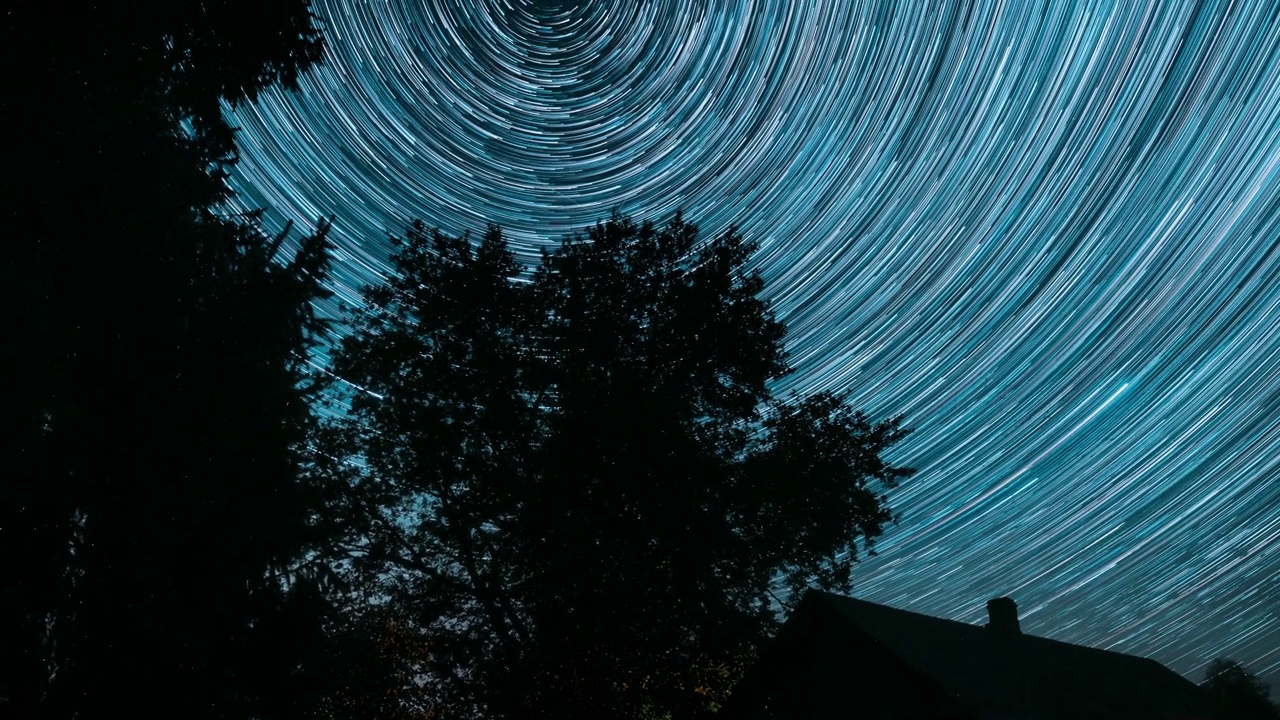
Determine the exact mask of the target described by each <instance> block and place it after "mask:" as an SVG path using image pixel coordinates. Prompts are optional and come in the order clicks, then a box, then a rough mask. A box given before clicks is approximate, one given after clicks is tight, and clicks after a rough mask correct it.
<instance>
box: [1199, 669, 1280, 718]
mask: <svg viewBox="0 0 1280 720" xmlns="http://www.w3.org/2000/svg"><path fill="white" fill-rule="evenodd" d="M1200 689H1201V690H1204V691H1205V692H1207V693H1208V694H1209V696H1210V697H1211V698H1213V701H1214V702H1215V703H1216V704H1217V706H1218V708H1219V709H1220V710H1221V711H1222V712H1224V713H1226V717H1228V718H1231V720H1280V708H1278V707H1277V706H1276V704H1275V703H1273V702H1271V694H1270V690H1271V688H1270V687H1269V686H1268V685H1267V684H1266V683H1264V682H1262V681H1261V680H1259V679H1258V678H1257V677H1256V676H1255V675H1254V674H1253V673H1251V672H1249V671H1248V670H1247V669H1245V667H1244V666H1243V665H1241V664H1240V663H1238V662H1236V661H1235V660H1231V659H1230V658H1217V659H1215V660H1214V661H1213V662H1211V663H1209V667H1207V668H1205V671H1204V681H1203V682H1201V683H1200Z"/></svg>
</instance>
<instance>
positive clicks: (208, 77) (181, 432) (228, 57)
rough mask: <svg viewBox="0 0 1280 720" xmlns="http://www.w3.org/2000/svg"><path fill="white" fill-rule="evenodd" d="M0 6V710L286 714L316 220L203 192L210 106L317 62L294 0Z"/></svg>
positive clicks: (219, 190)
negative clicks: (292, 220)
mask: <svg viewBox="0 0 1280 720" xmlns="http://www.w3.org/2000/svg"><path fill="white" fill-rule="evenodd" d="M0 23H2V24H0V33H2V34H0V53H3V59H4V64H5V66H6V67H7V68H10V69H11V70H12V71H11V72H8V73H6V76H5V77H6V79H5V88H4V89H5V92H4V94H3V101H2V102H3V104H4V113H5V121H6V130H7V132H8V136H9V138H10V139H11V140H12V141H13V145H14V147H13V148H12V149H11V151H9V152H8V153H6V157H5V166H4V171H3V173H2V174H0V209H2V211H3V217H4V220H5V223H6V235H5V237H6V246H5V254H4V257H3V260H0V293H3V299H4V301H5V306H6V308H7V309H8V310H9V311H10V318H9V321H8V322H7V323H6V340H5V342H4V343H3V345H2V346H0V347H2V349H0V363H2V365H0V407H2V408H3V413H4V419H5V422H4V427H5V428H6V430H5V432H4V433H3V434H0V436H2V439H0V448H2V451H3V454H4V456H5V457H6V468H5V472H4V473H3V474H0V477H2V478H3V479H2V480H0V564H2V565H3V566H4V568H5V571H4V572H5V581H4V582H3V583H0V608H2V609H3V612H0V703H3V705H0V713H4V714H6V715H9V716H13V717H43V718H61V717H77V716H78V717H85V716H88V715H90V714H92V715H113V714H131V715H145V716H150V715H157V716H158V715H160V714H161V713H167V714H173V713H181V714H183V715H184V716H188V717H235V716H237V715H238V716H240V717H250V716H253V717H272V716H279V715H282V714H287V713H290V712H293V710H294V707H293V706H294V705H295V704H296V703H297V702H298V698H299V697H301V696H300V695H299V694H298V693H297V692H294V691H295V690H297V688H296V675H297V667H298V663H299V657H302V656H305V654H306V653H307V652H308V647H309V645H308V643H310V642H313V639H315V638H318V632H319V620H318V618H319V612H320V610H321V609H322V607H323V606H324V603H323V601H322V598H321V597H320V593H319V589H318V588H317V587H316V586H315V583H312V582H310V581H308V580H307V579H306V578H305V577H304V575H305V574H304V573H299V572H298V570H299V565H300V563H302V562H303V560H304V558H305V557H306V555H307V553H308V552H309V550H310V549H311V548H313V547H314V546H315V543H316V541H317V538H316V536H315V528H314V523H313V518H312V512H313V508H314V506H315V503H314V502H313V500H312V498H311V495H312V494H313V493H312V490H311V488H310V486H309V484H308V482H306V476H305V471H306V467H305V464H306V463H305V459H304V457H303V456H302V455H301V454H300V452H299V449H300V447H301V445H302V443H303V442H304V441H305V439H306V437H307V435H308V433H309V432H310V429H309V428H310V426H311V425H312V423H313V418H312V411H311V405H310V403H311V400H312V399H313V397H314V395H315V391H316V390H317V389H318V388H317V387H316V386H314V384H313V380H314V378H313V375H312V373H311V372H310V370H309V368H308V366H307V354H308V352H309V348H310V347H311V345H312V344H313V343H314V342H315V340H316V339H317V337H318V335H319V333H320V332H321V325H320V322H319V319H318V318H317V316H316V315H315V314H314V313H313V312H312V302H313V301H314V300H316V299H317V298H319V297H322V296H323V295H324V293H325V290H324V282H325V277H326V273H327V267H328V259H327V254H326V245H327V240H326V233H327V229H328V227H327V223H323V222H322V223H320V225H319V226H318V227H317V229H316V232H315V233H313V234H311V235H310V236H309V237H306V238H303V239H301V240H294V239H292V238H287V237H285V236H275V235H273V234H269V233H267V232H265V231H264V230H263V229H262V228H261V227H260V225H259V224H258V223H257V222H256V220H255V218H254V217H241V218H236V217H230V216H227V215H226V214H225V213H224V210H223V208H222V206H221V205H220V203H221V202H222V201H223V200H225V199H226V198H227V197H228V193H229V190H228V189H227V186H226V183H225V172H226V169H227V167H228V166H229V164H230V163H232V162H233V161H234V135H233V133H232V131H231V129H230V127H229V126H228V125H227V123H226V122H225V120H224V119H223V117H222V109H221V104H220V103H221V102H223V101H231V102H237V101H242V100H245V99H248V98H252V97H253V96H254V94H255V93H257V92H259V91H260V90H262V89H263V88H265V87H267V86H268V85H270V84H272V83H275V82H283V83H285V84H286V85H287V84H289V83H291V82H293V81H295V80H296V79H297V77H298V76H299V73H301V72H303V71H305V70H306V69H307V67H308V66H309V65H311V64H312V63H313V62H315V61H316V60H318V59H319V57H320V54H319V53H320V48H321V41H320V35H319V32H318V29H317V27H316V26H315V22H314V18H313V17H312V16H311V14H310V10H309V6H308V3H307V2H306V1H305V0H296V1H291V2H276V3H267V4H262V3H250V2H245V1H243V0H217V1H206V2H194V1H189V2H188V1H179V2H166V3H161V4H159V5H155V4H137V3H115V4H110V3H70V4H67V3H38V2H25V1H24V2H18V3H16V4H15V5H14V6H13V7H11V8H6V11H5V14H4V19H3V20H0ZM308 638H313V639H308ZM316 641H318V640H316ZM176 698H180V699H181V703H182V704H181V705H175V704H174V700H175V699H176Z"/></svg>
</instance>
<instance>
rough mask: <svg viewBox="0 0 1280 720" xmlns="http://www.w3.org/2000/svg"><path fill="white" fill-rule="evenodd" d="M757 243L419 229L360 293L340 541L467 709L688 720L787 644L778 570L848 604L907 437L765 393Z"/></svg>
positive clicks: (681, 234) (457, 703) (343, 356)
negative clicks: (528, 250)
mask: <svg viewBox="0 0 1280 720" xmlns="http://www.w3.org/2000/svg"><path fill="white" fill-rule="evenodd" d="M754 249H755V248H754V245H753V244H751V243H749V242H747V241H745V240H744V239H743V238H742V237H741V236H740V235H739V234H738V233H737V232H735V231H732V230H731V231H728V232H726V233H724V234H723V235H721V236H720V237H717V238H714V239H712V240H710V241H701V240H699V238H698V232H697V228H696V227H695V226H693V225H692V224H689V223H687V222H685V221H684V220H683V219H682V218H681V217H679V216H677V217H675V218H674V219H673V220H672V221H671V222H670V223H668V224H666V225H665V226H662V227H658V226H655V225H653V224H651V223H643V224H637V223H634V222H632V221H631V220H630V219H628V218H626V217H621V216H617V215H615V216H614V217H612V218H610V219H609V220H608V221H606V222H602V223H599V224H597V225H595V226H594V227H591V228H589V229H588V230H587V231H586V233H585V234H583V235H578V236H573V237H570V238H567V239H566V240H565V241H564V242H563V243H562V244H561V245H560V246H559V248H558V249H556V250H554V251H553V252H547V253H545V254H544V257H543V259H542V263H541V264H540V265H539V266H538V267H537V268H536V269H534V270H533V271H528V270H526V269H525V268H522V267H520V266H519V265H518V264H517V263H516V262H515V260H514V258H513V255H512V253H511V252H510V250H509V249H508V248H507V246H506V243H505V242H504V240H503V238H502V234H501V231H500V230H499V229H498V228H496V227H490V228H489V230H488V231H487V232H486V234H485V235H484V237H483V238H482V239H481V240H480V241H479V242H477V243H474V244H473V243H472V242H471V241H470V239H469V238H467V237H460V238H450V237H446V236H444V235H441V234H440V233H438V232H432V231H428V230H427V229H426V228H425V227H423V226H422V225H420V224H415V225H414V226H412V227H411V228H410V230H409V232H408V233H407V235H406V236H405V237H404V238H402V239H400V241H399V249H398V252H397V253H396V255H395V256H394V260H395V266H396V271H397V274H396V275H395V276H394V277H392V278H391V279H389V280H388V281H387V282H386V283H385V284H383V285H380V286H376V287H371V288H368V289H367V291H366V303H365V309H364V310H363V311H361V312H360V313H359V314H358V316H357V318H356V320H355V324H354V331H353V332H352V334H351V335H350V336H349V337H347V338H346V340H345V341H344V342H343V343H342V346H341V347H340V348H339V350H338V351H337V352H336V353H335V355H334V363H333V372H334V373H335V374H336V375H338V376H340V377H342V378H345V379H346V380H347V381H349V382H350V383H351V384H352V386H353V387H354V388H356V390H355V391H354V392H353V393H352V395H351V396H350V398H349V403H350V411H349V413H347V414H346V415H345V417H344V419H343V420H342V421H341V422H340V424H339V427H337V428H335V438H336V439H335V440H334V443H333V450H332V454H333V455H335V456H341V457H346V458H349V459H350V464H349V468H350V471H351V473H352V477H351V484H350V487H351V493H350V494H349V495H348V496H347V497H346V498H345V502H347V503H349V504H350V505H349V509H356V510H358V511H359V513H358V515H359V517H361V518H363V524H361V525H359V526H358V527H353V528H351V531H350V535H349V542H350V550H351V552H352V553H353V557H354V558H355V559H356V561H357V564H358V566H359V567H362V568H364V569H365V570H366V571H367V572H368V573H369V574H368V575H367V576H366V577H369V578H372V579H373V581H374V582H373V585H374V587H372V588H371V589H370V592H372V593H376V594H377V595H378V596H380V597H384V598H392V600H391V602H392V603H393V604H394V605H396V606H398V607H399V608H401V610H402V611H403V612H404V613H405V617H406V618H408V619H410V620H411V621H412V623H413V626H414V627H416V628H417V629H418V630H419V631H420V632H421V633H422V635H423V637H424V638H429V639H430V643H431V652H430V653H429V654H428V657H427V659H426V662H425V663H424V666H423V678H424V682H425V685H424V686H423V691H424V692H425V693H427V694H429V695H430V697H432V698H434V699H435V701H436V702H437V703H438V704H439V706H440V707H442V708H447V709H448V710H449V711H450V712H451V713H452V715H453V716H457V717H479V716H481V715H485V716H490V715H492V716H502V717H553V716H555V717H591V718H608V717H634V716H638V715H639V714H642V713H644V712H672V713H675V714H676V715H678V716H693V715H696V714H698V713H701V712H704V711H706V710H707V709H708V708H712V707H714V706H715V704H716V703H717V702H718V701H719V700H720V699H722V698H723V697H724V696H725V693H726V692H727V689H728V687H730V685H731V683H732V682H733V681H734V680H735V679H736V678H737V677H738V676H739V675H740V673H741V671H742V669H743V666H744V664H745V663H746V662H747V661H748V659H749V658H750V656H751V653H752V652H753V651H754V649H755V647H756V646H757V644H758V643H759V642H760V641H761V640H762V639H763V638H764V637H766V636H767V634H768V633H769V632H770V631H771V630H772V628H773V627H774V624H775V622H776V619H775V612H774V602H773V601H774V598H773V596H772V588H773V587H774V585H775V582H774V581H775V578H777V577H779V576H782V577H783V578H784V580H785V583H786V584H787V585H789V586H791V587H792V588H800V587H803V586H806V585H808V584H811V583H816V584H817V585H819V586H821V587H824V588H831V589H835V590H847V589H848V588H849V586H850V584H851V577H850V568H851V563H852V562H854V561H855V560H856V559H857V557H858V555H859V553H860V552H866V551H869V550H870V549H871V548H872V544H873V542H874V540H875V538H876V537H878V536H879V535H880V534H881V533H882V531H883V529H884V526H885V524H886V523H887V522H890V521H891V519H892V516H891V514H890V511H889V509H888V507H887V504H886V498H885V496H884V494H883V491H884V489H886V488H891V487H893V486H894V485H895V484H896V483H897V482H898V481H899V480H900V479H901V478H903V477H905V476H907V475H909V474H910V472H911V471H910V470H908V469H906V468H902V467H898V466H896V465H893V464H891V463H889V462H888V461H886V460H885V459H884V458H883V457H882V454H883V452H884V451H885V450H887V449H888V448H890V447H892V446H893V445H894V443H896V442H897V441H898V440H900V439H901V438H902V437H903V436H904V435H905V434H906V432H907V431H906V430H905V429H904V428H903V427H902V426H901V424H900V419H899V418H891V419H888V420H884V421H879V422H877V421H873V420H871V419H869V418H867V417H866V416H865V415H863V414H862V413H860V412H857V411H855V410H853V409H851V408H850V407H848V405H847V403H846V402H845V400H844V398H842V397H839V396H834V395H830V394H818V395H815V396H813V397H807V398H801V397H789V398H784V399H778V398H774V397H773V396H772V394H771V389H770V388H771V383H773V382H774V381H776V380H777V379H779V378H781V377H782V376H784V375H785V374H786V373H787V372H789V366H788V364H787V359H786V354H785V351H784V347H783V340H784V336H785V328H784V327H783V325H782V324H781V323H779V322H778V321H777V320H776V319H775V317H774V315H773V313H772V312H771V310H770V308H769V306H768V304H767V303H766V302H765V301H764V300H762V299H761V298H760V292H761V290H762V281H761V278H760V277H759V275H758V274H756V273H754V272H751V271H750V270H749V269H748V267H747V262H748V260H749V258H750V255H751V253H752V251H753V250H754Z"/></svg>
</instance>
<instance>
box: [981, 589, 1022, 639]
mask: <svg viewBox="0 0 1280 720" xmlns="http://www.w3.org/2000/svg"><path fill="white" fill-rule="evenodd" d="M987 620H988V622H987V627H989V628H991V629H992V630H994V631H996V632H998V633H1000V634H1001V635H1004V636H1005V637H1018V636H1019V635H1021V634H1022V628H1021V627H1020V626H1019V625H1018V604H1017V603H1015V602H1014V601H1013V598H1008V597H998V598H995V599H992V600H988V601H987Z"/></svg>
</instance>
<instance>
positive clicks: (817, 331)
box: [233, 0, 1280, 689]
mask: <svg viewBox="0 0 1280 720" xmlns="http://www.w3.org/2000/svg"><path fill="white" fill-rule="evenodd" d="M1040 5H1041V3H1039V2H1016V1H1015V2H996V3H992V2H975V3H967V2H952V3H943V2H883V3H871V2H854V1H853V0H685V1H684V2H674V1H668V0H647V1H646V0H628V1H626V2H624V1H622V0H600V1H595V0H582V1H581V2H577V3H573V2H550V1H543V2H534V1H531V0H466V1H465V2H463V1H462V0H454V1H451V2H449V1H446V0H418V1H417V2H414V3H408V2H403V3H402V2H394V1H383V0H316V4H315V12H316V13H317V15H319V16H320V17H321V18H322V19H323V20H324V21H325V33H326V35H327V37H328V42H329V51H328V55H327V58H326V61H325V65H324V66H323V67H322V68H320V69H319V70H318V71H316V72H313V73H312V74H311V75H310V76H308V77H307V78H306V79H304V81H303V83H302V88H301V91H300V93H298V94H296V95H288V94H284V93H274V92H273V93H268V94H267V95H266V96H265V97H264V98H262V99H261V100H260V102H259V103H258V104H256V105H254V106H251V107H245V108H241V109H240V111H238V112H237V113H236V114H235V122H236V123H237V124H238V125H239V126H241V127H242V132H241V134H240V147H241V152H242V158H241V162H240V165H239V169H238V170H237V171H236V174H235V175H234V177H233V181H234V185H235V187H236V188H237V190H238V191H239V192H240V193H241V194H242V195H241V202H242V203H243V204H244V205H245V206H248V207H260V206H265V207H267V208H269V209H270V211H271V213H270V215H269V218H270V222H271V223H272V225H273V226H278V225H280V224H282V223H283V221H284V220H285V219H295V220H296V221H298V222H300V223H302V224H303V226H304V227H310V226H312V224H313V222H314V220H315V219H316V218H317V217H320V216H327V215H329V214H335V215H336V216H337V223H336V226H335V233H334V236H335V238H336V242H337V244H338V246H339V256H338V268H337V273H338V281H337V282H338V287H336V288H335V289H337V290H338V292H339V294H340V296H341V297H343V298H344V299H346V300H347V301H349V302H355V301H357V300H358V297H359V295H358V289H359V287H360V286H361V285H363V284H365V283H368V282H372V281H376V280H377V279H378V277H379V274H380V273H383V272H385V271H386V268H387V262H386V258H387V255H388V253H389V251H390V244H389V242H388V241H387V237H388V232H399V231H401V230H402V229H403V228H404V226H405V224H406V222H407V221H409V220H410V219H412V218H421V219H423V220H424V221H425V222H427V223H428V224H429V225H435V226H439V227H440V228H441V229H444V230H446V231H450V232H457V231H461V230H467V229H469V230H472V231H478V230H482V229H483V227H484V223H485V222H486V221H490V220H492V221H495V222H497V223H499V224H501V225H502V226H503V227H504V229H505V230H506V231H507V233H508V236H509V238H511V240H512V241H513V244H514V245H515V247H516V249H517V250H518V252H519V253H520V254H521V256H522V257H523V258H524V259H525V260H526V262H532V261H533V260H534V259H535V257H536V252H537V249H538V248H539V247H541V246H544V245H546V244H548V243H551V242H555V241H558V240H559V239H560V237H561V236H562V235H563V234H564V233H566V232H569V231H572V230H575V229H581V228H582V227H583V226H585V225H588V224H590V223H592V222H594V221H595V220H597V219H600V218H602V217H604V216H606V215H607V214H608V212H609V211H610V209H611V208H614V207H617V208H619V209H621V210H623V211H625V212H630V213H632V214H633V215H634V216H636V217H637V218H642V219H654V220H658V221H662V220H665V219H666V218H668V217H669V216H670V215H671V214H672V213H673V212H674V211H675V210H676V209H677V208H683V209H684V210H685V213H686V217H687V218H688V219H690V220H693V221H695V222H697V223H698V224H699V226H700V227H701V228H702V230H703V233H704V235H711V234H716V233H719V232H720V231H722V230H723V229H724V228H726V227H727V226H729V225H730V224H737V225H738V226H739V227H740V228H741V229H742V231H743V232H744V234H745V235H746V236H748V237H749V238H753V239H756V240H758V241H759V242H760V244H761V248H760V252H759V254H758V258H757V262H758V267H759V269H760V270H761V272H762V273H763V274H764V276H765V279H766V281H767V283H768V285H767V291H766V292H767V294H768V296H769V297H770V299H771V300H772V301H773V302H774V303H775V305H776V307H777V309H778V310H779V315H780V317H781V318H782V319H783V320H784V321H785V322H787V324H788V325H789V326H790V329H791V333H790V345H789V347H790V349H791V351H792V359H793V362H794V364H795V366H796V368H797V372H796V373H794V374H793V375H792V376H790V377H788V378H787V379H786V380H785V381H784V382H782V383H780V384H779V385H778V387H777V390H779V391H781V392H787V391H790V390H797V391H800V392H809V391H815V390H837V391H844V390H850V391H852V393H853V396H852V397H853V401H854V403H855V404H856V405H857V406H859V407H862V408H864V409H866V410H868V411H869V412H871V413H872V414H874V415H877V416H887V415H891V414H896V413H904V414H905V415H906V418H907V423H908V424H909V425H911V426H913V427H914V428H915V429H916V432H915V433H914V434H913V435H911V436H910V437H909V438H908V439H907V440H906V441H904V442H903V443H902V445H901V446H899V448H897V449H896V450H895V451H894V453H893V454H892V459H893V460H895V461H897V462H901V463H905V464H908V465H912V466H915V467H916V468H918V470H919V472H918V474H917V475H916V476H915V477H913V478H911V479H910V480H909V481H908V482H907V483H904V485H903V486H902V487H901V488H900V489H899V490H897V491H895V492H894V493H893V494H892V496H891V498H892V502H893V505H894V506H895V508H896V509H897V510H899V511H901V513H902V521H901V523H900V524H899V525H898V526H896V527H891V528H890V529H889V531H888V533H887V534H886V536H885V537H884V538H883V540H882V541H881V543H880V545H879V550H880V554H879V556H877V557H875V558H871V559H868V560H866V561H864V562H863V563H862V564H861V566H860V568H859V569H858V572H857V576H856V577H857V589H856V594H857V595H858V596H859V597H862V598H865V599H868V600H872V601H876V602H882V603H886V604H889V605H894V606H897V607H901V608H905V609H909V610H914V611H918V612H923V613H927V614H931V615H937V616H942V617H948V618H954V619H957V620H962V621H966V622H974V623H980V622H984V621H985V606H984V601H985V600H986V599H988V598H990V597H995V596H997V595H1010V596H1012V597H1014V598H1015V599H1016V600H1017V602H1018V604H1019V606H1020V609H1021V613H1022V616H1023V629H1024V630H1025V631H1027V632H1030V633H1032V634H1037V635H1043V636H1047V637H1052V638H1056V639H1059V640H1065V641H1068V642H1075V643H1082V644H1087V645H1093V646H1097V647H1103V648H1109V649H1113V650H1118V651H1122V652H1128V653H1134V654H1139V655H1145V656H1148V657H1152V658H1155V659H1157V660H1159V661H1161V662H1163V663H1165V664H1167V665H1169V666H1170V667H1171V668H1173V669H1174V670H1177V671H1179V672H1181V673H1183V674H1184V675H1187V676H1189V677H1192V678H1193V679H1195V680H1197V681H1198V680H1199V679H1200V677H1201V674H1202V672H1203V668H1204V666H1205V665H1206V664H1207V663H1208V661H1209V660H1211V659H1212V658H1214V657H1216V656H1223V655H1225V656H1229V657H1232V658H1234V659H1236V660H1239V661H1241V662H1243V663H1245V664H1246V666H1248V667H1249V668H1250V669H1251V670H1253V671H1254V672H1257V673H1258V674H1260V675H1262V676H1263V677H1264V679H1266V680H1268V681H1270V682H1271V683H1272V685H1273V689H1277V688H1276V687H1275V686H1277V685H1280V333H1278V332H1277V326H1278V325H1280V171H1278V169H1280V4H1277V3H1275V2H1272V1H1271V0H1258V1H1253V2H1235V3H1226V2H1222V3H1217V2H1199V3H1197V2H1175V1H1172V0H1170V1H1167V2H1078V3H1067V2H1057V3H1054V4H1053V6H1052V7H1051V8H1048V9H1046V8H1043V7H1040ZM1033 6H1034V7H1033Z"/></svg>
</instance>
